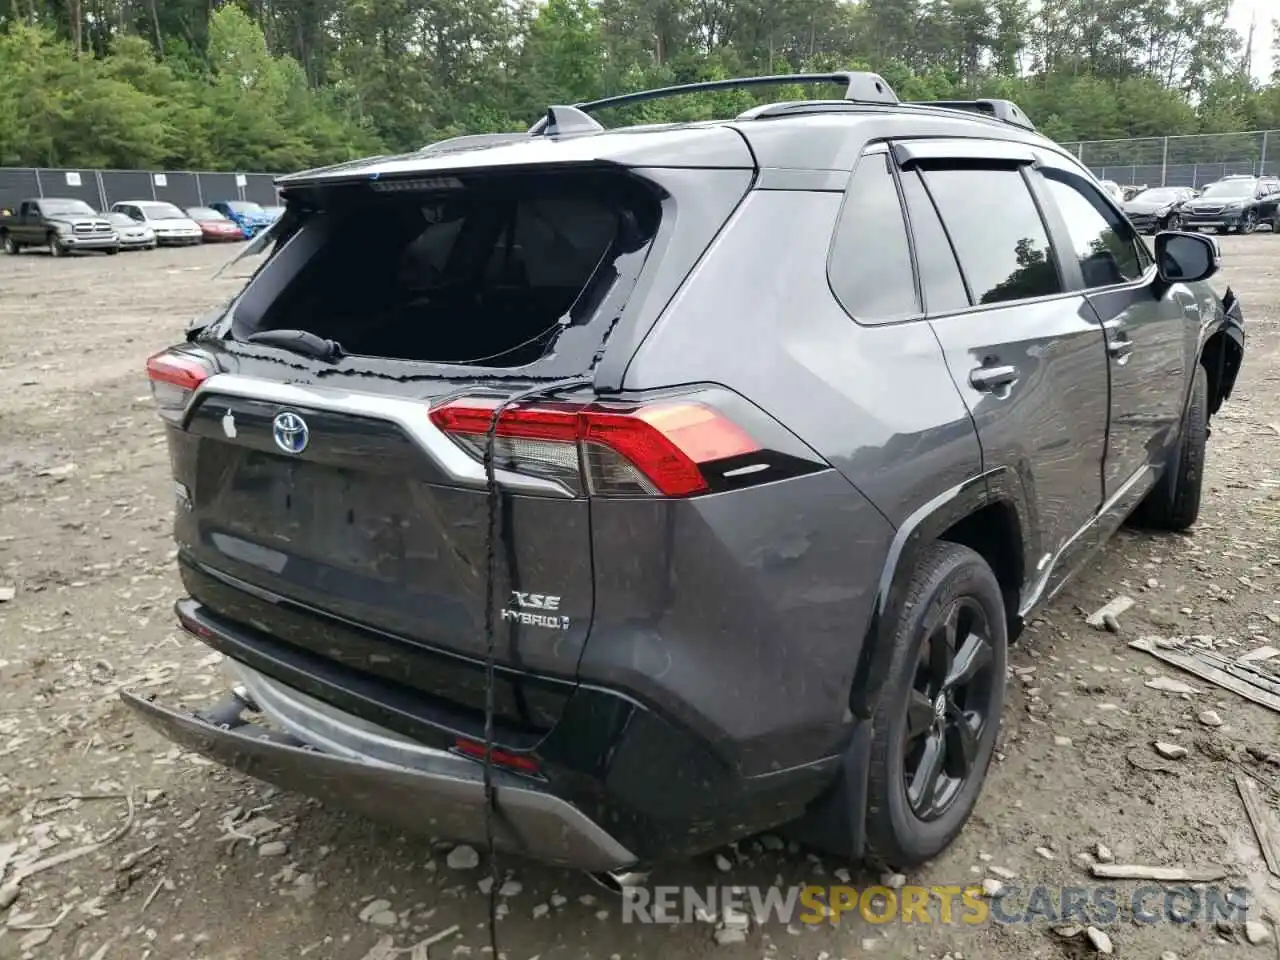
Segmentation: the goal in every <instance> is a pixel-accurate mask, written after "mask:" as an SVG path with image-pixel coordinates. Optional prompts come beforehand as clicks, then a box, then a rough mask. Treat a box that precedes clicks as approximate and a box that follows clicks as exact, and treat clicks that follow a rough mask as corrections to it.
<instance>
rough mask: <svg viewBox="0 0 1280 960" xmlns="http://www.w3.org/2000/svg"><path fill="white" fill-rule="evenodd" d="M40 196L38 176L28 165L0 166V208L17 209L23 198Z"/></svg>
mask: <svg viewBox="0 0 1280 960" xmlns="http://www.w3.org/2000/svg"><path fill="white" fill-rule="evenodd" d="M38 196H40V178H39V176H38V175H37V174H36V171H35V170H34V169H33V168H30V167H26V168H24V167H3V168H0V210H13V211H15V212H16V211H17V209H18V204H20V203H21V202H22V201H23V200H29V199H31V198H32V197H38Z"/></svg>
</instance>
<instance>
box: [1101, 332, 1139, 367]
mask: <svg viewBox="0 0 1280 960" xmlns="http://www.w3.org/2000/svg"><path fill="white" fill-rule="evenodd" d="M1107 353H1109V354H1110V355H1111V356H1113V357H1115V358H1116V359H1117V360H1119V361H1121V362H1122V363H1123V362H1124V361H1125V360H1128V359H1129V354H1131V353H1133V341H1132V340H1130V339H1129V338H1128V337H1126V336H1125V335H1124V334H1120V336H1119V337H1116V338H1114V339H1111V340H1108V341H1107Z"/></svg>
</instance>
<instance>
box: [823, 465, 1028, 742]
mask: <svg viewBox="0 0 1280 960" xmlns="http://www.w3.org/2000/svg"><path fill="white" fill-rule="evenodd" d="M1010 474H1011V471H1010V470H1008V469H1007V468H1005V467H997V468H994V469H992V470H987V471H984V472H983V473H980V474H977V475H975V476H973V477H970V478H969V479H967V480H964V481H962V482H961V483H958V484H956V485H955V486H953V487H951V488H949V489H947V490H944V491H942V492H941V493H939V494H938V495H937V496H935V497H933V498H932V499H931V500H929V501H927V502H926V503H924V504H923V505H921V506H920V507H918V508H917V509H916V510H915V511H914V512H912V513H911V514H910V515H909V516H908V517H907V518H906V519H905V520H904V521H903V522H902V523H901V524H900V525H899V526H898V529H897V531H896V532H895V534H894V537H893V540H892V541H891V542H890V544H889V550H888V553H887V555H886V557H885V561H884V565H883V567H882V568H881V571H880V578H879V581H878V582H877V585H876V596H875V602H874V604H873V606H872V611H871V620H870V623H869V624H868V625H867V630H866V633H865V635H864V636H863V641H862V647H861V650H860V652H859V656H858V664H857V666H856V668H855V670H854V674H853V683H852V684H851V687H850V692H849V709H850V712H851V713H852V714H853V716H854V717H855V718H856V719H858V720H868V719H869V718H870V717H871V716H872V715H873V714H874V713H875V710H876V706H877V704H878V703H879V699H880V695H881V693H882V692H883V689H884V686H885V682H886V680H887V678H888V672H889V661H890V659H891V658H892V649H893V648H892V644H891V643H890V642H889V638H888V637H887V636H886V635H885V633H886V631H887V630H889V629H891V628H892V626H891V622H890V618H889V614H890V612H891V611H892V610H893V609H894V608H895V605H897V604H898V603H899V602H900V601H901V597H902V593H903V592H904V590H905V589H906V586H907V581H908V580H909V577H908V576H904V574H907V573H909V571H910V570H911V569H912V568H913V566H914V563H915V558H916V557H918V556H919V554H920V552H921V551H922V550H923V549H924V548H925V547H927V546H928V545H929V544H931V543H933V542H934V541H935V540H938V539H939V538H940V537H941V535H942V534H943V533H945V532H946V531H947V530H948V529H949V528H951V527H952V526H954V525H955V524H956V523H957V522H959V521H961V520H964V519H965V518H966V517H969V516H972V515H973V514H975V513H977V512H978V511H979V510H982V509H983V508H985V507H989V506H992V505H994V504H1000V505H1004V506H1007V507H1009V508H1011V509H1012V510H1013V511H1014V514H1015V517H1016V520H1017V524H1018V533H1019V538H1020V539H1021V541H1022V550H1023V564H1022V574H1023V575H1022V577H1020V578H1019V579H1020V580H1023V579H1025V573H1026V561H1027V559H1028V558H1027V556H1026V554H1027V540H1026V532H1027V530H1028V529H1029V526H1028V520H1029V518H1028V512H1027V506H1026V503H1025V500H1024V497H1023V495H1022V492H1021V484H1020V483H1019V482H1016V478H1013V479H1012V480H1011V477H1010ZM1016 586H1017V588H1018V589H1019V591H1021V589H1022V586H1023V584H1022V583H1021V582H1020V583H1018V584H1017V585H1016Z"/></svg>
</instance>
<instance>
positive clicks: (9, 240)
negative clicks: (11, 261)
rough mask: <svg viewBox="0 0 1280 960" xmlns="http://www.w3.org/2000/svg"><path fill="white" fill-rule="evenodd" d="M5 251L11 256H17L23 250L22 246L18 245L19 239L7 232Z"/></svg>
mask: <svg viewBox="0 0 1280 960" xmlns="http://www.w3.org/2000/svg"><path fill="white" fill-rule="evenodd" d="M4 252H5V253H7V254H8V255H9V256H11V257H16V256H17V255H18V254H19V253H21V252H22V248H21V247H20V246H18V241H17V240H15V239H13V237H11V236H9V234H7V233H6V234H5V235H4Z"/></svg>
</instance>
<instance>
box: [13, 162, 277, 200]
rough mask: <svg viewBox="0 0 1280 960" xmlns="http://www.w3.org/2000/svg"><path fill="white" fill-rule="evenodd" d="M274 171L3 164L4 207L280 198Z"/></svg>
mask: <svg viewBox="0 0 1280 960" xmlns="http://www.w3.org/2000/svg"><path fill="white" fill-rule="evenodd" d="M275 178H276V174H273V173H202V172H196V171H192V170H71V169H65V168H50V167H0V209H8V210H14V209H16V208H17V206H18V204H19V203H21V202H22V201H23V200H30V199H34V198H37V197H66V198H68V199H75V200H83V201H84V202H85V203H87V204H89V206H91V207H93V208H94V209H96V210H106V209H108V208H109V207H110V206H111V205H112V204H113V203H119V202H120V201H122V200H167V201H168V202H169V203H172V204H174V205H175V206H179V207H181V208H183V209H184V210H185V209H187V208H188V207H202V206H205V205H207V204H210V203H214V202H216V201H218V200H253V201H255V202H257V203H260V204H262V205H263V206H274V205H275V204H276V203H278V200H279V193H278V191H277V190H276V187H275Z"/></svg>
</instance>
